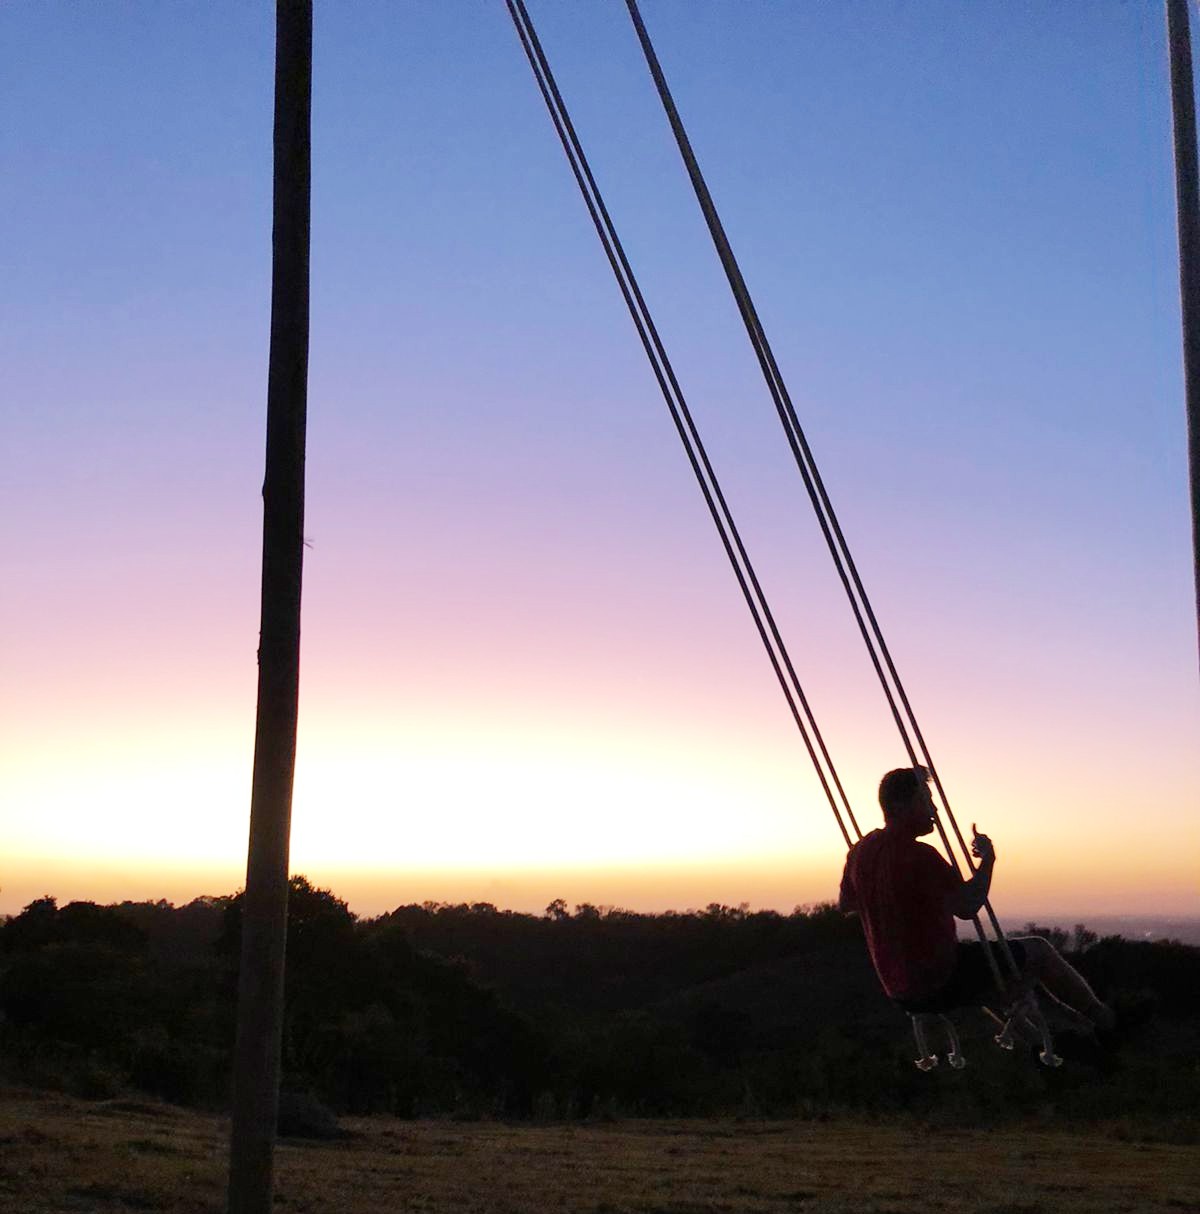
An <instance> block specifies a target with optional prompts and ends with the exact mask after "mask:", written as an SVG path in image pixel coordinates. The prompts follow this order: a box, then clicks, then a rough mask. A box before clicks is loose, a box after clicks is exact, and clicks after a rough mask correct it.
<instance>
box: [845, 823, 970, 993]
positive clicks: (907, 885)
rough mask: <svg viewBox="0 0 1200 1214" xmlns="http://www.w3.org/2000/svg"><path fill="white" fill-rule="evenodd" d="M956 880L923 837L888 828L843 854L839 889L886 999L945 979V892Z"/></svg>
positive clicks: (948, 940)
mask: <svg viewBox="0 0 1200 1214" xmlns="http://www.w3.org/2000/svg"><path fill="white" fill-rule="evenodd" d="M960 880H961V879H960V877H959V876H958V874H957V873H956V872H955V871H954V869H952V868H951V867H950V865H949V864H947V863H946V861H945V860H944V859H943V858H942V856H941V855H940V854H939V853H938V852H937V851H935V850H934V849H933V848H932V847H930V846H929V845H928V844H927V843H920V842H918V841H917V840H916V839H914V838H912V836H905V835H902V834H898V833H894V832H892V831H888V830H873V831H872V832H871V833H870V834H869V835H866V836H864V837H863V838H862V839H860V840H859V841H858V843H857V844H855V846H854V848H853V849H852V850H851V852H850V855H849V856H847V857H846V871H845V873H844V875H843V876H842V888H843V890H844V891H845V892H846V893H848V894H849V896H850V899H851V902H852V905H853V907H854V909H856V910H857V911H858V913H859V916H860V917H861V919H862V922H863V928H864V930H865V931H866V935H867V949H868V951H869V952H870V954H871V961H872V962H873V963H874V965H875V972H876V973H877V974H878V975H879V981H880V982H881V983H882V984H883V989H884V990H885V991H886V992H887V993H888V995H889V996H891V998H893V999H923V998H925V997H927V996H929V995H933V994H936V992H937V991H939V990H940V989H941V988H942V987H943V986H944V985H945V984H946V982H947V981H948V979H949V978H950V973H951V971H952V970H953V969H954V956H955V945H956V943H957V938H958V933H957V931H956V930H955V926H954V915H953V913H952V912H951V910H950V904H949V895H950V894H951V893H952V892H953V891H954V890H955V889H957V888H958V886H959V883H960Z"/></svg>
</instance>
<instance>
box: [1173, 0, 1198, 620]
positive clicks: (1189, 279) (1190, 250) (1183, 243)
mask: <svg viewBox="0 0 1200 1214" xmlns="http://www.w3.org/2000/svg"><path fill="white" fill-rule="evenodd" d="M1167 42H1168V44H1169V46H1170V54H1171V117H1172V119H1173V126H1174V129H1175V202H1176V211H1177V215H1178V222H1179V299H1180V305H1181V312H1182V317H1183V382H1184V391H1185V394H1186V396H1187V436H1188V469H1189V475H1190V479H1191V489H1192V560H1193V568H1194V571H1195V581H1196V625H1197V630H1198V633H1200V185H1198V179H1197V164H1196V94H1195V86H1194V84H1193V82H1192V38H1191V31H1190V30H1189V29H1188V9H1187V0H1167Z"/></svg>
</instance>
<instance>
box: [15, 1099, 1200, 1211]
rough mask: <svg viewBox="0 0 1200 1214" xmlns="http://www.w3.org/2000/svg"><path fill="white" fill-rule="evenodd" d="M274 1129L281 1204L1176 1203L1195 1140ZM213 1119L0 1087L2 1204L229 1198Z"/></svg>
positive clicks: (1196, 1199)
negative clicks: (286, 1132)
mask: <svg viewBox="0 0 1200 1214" xmlns="http://www.w3.org/2000/svg"><path fill="white" fill-rule="evenodd" d="M343 1126H344V1129H345V1130H346V1131H347V1133H346V1135H345V1136H344V1137H343V1138H341V1139H339V1140H337V1141H335V1142H325V1143H313V1142H301V1141H297V1140H292V1141H284V1142H282V1143H280V1145H279V1148H278V1152H277V1156H276V1166H277V1185H276V1199H275V1206H276V1208H277V1209H279V1210H281V1211H312V1212H313V1214H316V1212H318V1211H320V1212H322V1214H324V1212H326V1211H336V1212H337V1214H368V1212H369V1214H378V1212H380V1211H396V1212H397V1214H400V1212H409V1211H411V1212H413V1214H416V1212H417V1211H420V1212H422V1214H451V1212H453V1214H518V1212H522V1214H523V1212H524V1211H538V1212H541V1211H572V1212H574V1211H579V1212H581V1214H701V1212H702V1211H722V1212H726V1214H743V1212H744V1214H776V1212H778V1214H783V1212H784V1211H789V1212H794V1211H799V1212H801V1214H851V1212H853V1214H942V1212H954V1214H959V1212H961V1214H1040V1212H1041V1211H1047V1212H1050V1214H1081V1212H1083V1211H1089V1212H1090V1211H1095V1212H1096V1214H1100V1212H1102V1211H1103V1212H1104V1214H1120V1212H1122V1211H1128V1212H1130V1214H1159V1212H1161V1214H1168V1212H1170V1214H1180V1212H1181V1211H1200V1146H1195V1145H1170V1144H1166V1143H1145V1142H1134V1141H1128V1140H1126V1139H1128V1137H1129V1135H1128V1133H1126V1134H1125V1135H1124V1137H1122V1136H1121V1135H1118V1134H1115V1133H1113V1132H1108V1131H1104V1130H1101V1131H1094V1132H1092V1133H1087V1134H1085V1133H1083V1132H1078V1131H1077V1132H1069V1131H1066V1130H1056V1129H1052V1128H1046V1127H1041V1128H1038V1129H1036V1130H1033V1129H1016V1128H1007V1129H1004V1130H994V1131H981V1130H971V1131H964V1130H945V1129H943V1130H933V1129H929V1128H921V1127H915V1126H911V1127H896V1126H879V1125H862V1124H851V1123H845V1122H814V1121H751V1120H747V1121H733V1120H728V1121H619V1122H614V1123H607V1124H605V1123H601V1124H565V1125H564V1124H553V1125H530V1124H503V1123H498V1122H486V1121H476V1122H450V1121H418V1122H412V1121H397V1120H394V1119H391V1118H372V1119H361V1120H360V1119H352V1118H351V1119H346V1120H345V1121H344V1122H343ZM228 1133H229V1126H228V1121H227V1119H225V1118H222V1117H218V1116H212V1115H204V1114H198V1113H193V1112H188V1111H185V1110H181V1109H177V1108H173V1107H171V1106H169V1105H161V1104H155V1103H151V1102H148V1101H141V1100H137V1101H129V1100H110V1101H106V1102H99V1103H97V1102H84V1101H79V1100H75V1099H72V1098H70V1097H66V1096H60V1095H54V1094H46V1093H37V1092H30V1091H26V1090H21V1089H13V1088H0V1211H21V1214H51V1212H53V1214H59V1212H64V1214H65V1212H66V1211H72V1212H91V1211H96V1212H108V1211H121V1210H158V1211H169V1212H173V1214H174V1212H178V1214H184V1212H187V1214H219V1212H220V1211H222V1210H223V1208H224V1191H225V1169H226V1158H227V1144H228Z"/></svg>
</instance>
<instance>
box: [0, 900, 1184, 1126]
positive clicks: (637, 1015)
mask: <svg viewBox="0 0 1200 1214" xmlns="http://www.w3.org/2000/svg"><path fill="white" fill-rule="evenodd" d="M241 905H242V904H241V897H240V895H231V896H225V897H212V898H201V899H197V900H195V901H193V902H191V903H188V904H187V905H185V906H180V907H175V906H173V905H171V904H170V903H168V902H161V901H160V902H143V903H131V902H125V903H121V904H118V905H112V906H97V905H95V904H92V903H87V902H73V903H70V904H68V905H66V906H62V907H60V906H58V904H57V902H56V901H55V899H53V898H51V897H46V898H42V899H39V900H38V901H36V902H33V903H31V904H30V905H29V906H28V907H26V908H25V910H24V911H23V912H22V913H21V914H19V915H16V916H13V917H12V918H10V919H8V920H7V921H6V922H5V923H4V924H3V925H0V1010H2V1011H3V1022H2V1024H0V1053H2V1056H3V1059H4V1061H3V1068H4V1070H5V1072H6V1074H7V1077H8V1078H9V1079H11V1080H15V1081H19V1082H23V1083H27V1084H30V1085H33V1086H42V1087H52V1088H58V1089H62V1090H67V1091H71V1092H73V1093H75V1094H77V1095H84V1096H95V1097H111V1096H114V1095H117V1094H119V1093H120V1092H122V1091H126V1090H129V1089H137V1090H140V1091H143V1092H146V1093H148V1094H151V1095H154V1096H157V1097H160V1098H163V1099H166V1100H169V1101H173V1102H177V1103H182V1104H191V1105H196V1106H200V1107H206V1108H223V1107H225V1106H226V1104H227V1098H228V1089H229V1068H230V1051H231V1044H232V1041H233V1028H234V1002H235V992H236V987H237V965H238V958H239V956H240V931H241ZM1056 935H1057V942H1058V943H1059V944H1060V945H1061V946H1062V947H1064V948H1065V949H1066V950H1067V952H1068V955H1069V956H1070V957H1071V959H1072V961H1073V962H1074V964H1076V965H1077V966H1078V968H1079V969H1080V970H1081V971H1082V972H1083V973H1084V974H1085V975H1086V976H1087V977H1088V979H1089V980H1090V981H1091V982H1092V983H1093V985H1094V986H1095V987H1096V989H1097V990H1098V992H1100V993H1101V995H1102V996H1103V997H1106V998H1108V999H1109V1000H1110V1001H1112V1002H1113V1003H1115V1004H1116V1006H1117V1007H1118V1008H1119V1009H1120V1010H1121V1011H1122V1014H1123V1019H1124V1022H1125V1024H1126V1025H1127V1026H1130V1031H1129V1033H1128V1034H1127V1040H1126V1041H1125V1043H1124V1047H1123V1049H1122V1050H1121V1051H1120V1053H1119V1054H1118V1055H1117V1056H1116V1059H1115V1061H1114V1062H1111V1063H1110V1062H1108V1061H1107V1060H1106V1061H1105V1064H1104V1065H1103V1066H1098V1065H1096V1064H1095V1062H1094V1060H1093V1061H1091V1062H1069V1063H1068V1065H1067V1066H1065V1067H1064V1068H1062V1069H1061V1070H1059V1071H1047V1070H1046V1069H1045V1068H1042V1067H1040V1066H1038V1065H1037V1063H1036V1061H1035V1060H1034V1059H1033V1057H1032V1055H1030V1054H1026V1053H1023V1052H1021V1051H1018V1052H1016V1053H1015V1054H1012V1055H1009V1054H1005V1053H1003V1052H1002V1051H999V1050H997V1049H996V1048H995V1047H994V1045H993V1044H992V1043H991V1032H990V1031H989V1029H988V1026H987V1024H986V1023H985V1021H984V1019H983V1017H982V1016H980V1015H977V1014H974V1013H964V1014H963V1015H962V1016H961V1017H960V1028H961V1031H962V1034H963V1042H964V1049H965V1052H966V1053H967V1055H968V1058H969V1063H970V1065H969V1066H968V1068H967V1069H966V1070H964V1071H962V1072H951V1071H949V1070H948V1068H940V1070H939V1071H936V1072H934V1073H932V1074H930V1075H924V1074H921V1073H919V1072H917V1071H916V1070H915V1068H914V1067H913V1065H912V1057H913V1047H912V1042H911V1039H910V1036H909V1031H908V1023H907V1018H906V1017H905V1016H904V1015H903V1014H902V1013H900V1012H899V1011H898V1010H897V1009H896V1008H895V1007H894V1006H893V1005H892V1004H891V1003H890V1002H889V1001H888V1000H887V999H886V998H885V997H884V996H883V995H882V994H881V993H880V991H879V989H878V986H877V984H876V982H875V978H874V975H873V973H872V971H871V968H870V964H869V962H868V961H867V957H866V953H865V949H864V947H863V942H862V938H861V929H860V928H859V926H858V923H857V921H856V920H854V919H849V918H846V917H845V916H843V915H841V914H838V913H837V912H836V911H834V910H833V909H832V908H831V907H828V906H818V907H812V908H797V909H796V910H795V911H793V912H792V913H791V914H780V913H778V912H774V911H755V912H751V911H749V910H748V909H747V908H745V907H729V906H723V905H717V904H713V905H711V906H709V907H707V908H705V909H703V910H696V911H687V912H668V913H664V914H636V913H633V912H630V911H626V910H621V909H619V908H610V907H597V906H592V905H589V904H583V905H579V906H576V907H574V908H570V907H568V906H567V905H566V904H565V903H564V902H561V901H556V902H554V903H551V904H550V906H548V907H547V908H546V911H545V913H544V914H542V915H531V914H523V913H518V912H514V911H506V910H500V909H497V908H496V907H495V906H492V905H491V904H488V903H475V904H469V905H468V904H461V905H443V904H435V903H426V904H423V905H419V906H418V905H410V906H400V907H397V908H396V909H395V910H393V911H391V912H389V913H387V914H384V915H380V916H378V917H376V918H371V919H360V918H358V917H357V916H356V915H354V914H353V913H352V912H351V911H350V910H349V908H348V906H347V905H346V903H345V902H344V901H343V900H342V899H340V898H338V897H337V896H336V894H334V893H333V892H332V891H329V890H324V889H318V888H315V887H314V886H312V885H311V884H310V883H309V882H308V881H307V880H306V879H305V878H303V877H295V878H293V879H292V882H291V902H290V909H289V919H288V945H287V949H288V953H287V956H288V970H287V987H286V1011H285V1031H284V1053H283V1061H284V1086H285V1091H286V1093H287V1099H285V1107H300V1108H303V1107H309V1108H311V1109H323V1110H332V1111H333V1112H336V1113H355V1114H370V1113H392V1114H397V1115H400V1116H405V1117H417V1116H446V1115H450V1116H460V1117H476V1116H487V1117H506V1118H542V1119H547V1118H550V1119H569V1118H593V1117H608V1116H627V1115H632V1116H714V1115H727V1114H735V1115H738V1114H740V1115H752V1116H758V1115H764V1116H766V1115H772V1116H791V1115H802V1116H821V1117H824V1116H830V1115H835V1114H839V1113H854V1114H856V1115H871V1116H874V1115H893V1114H896V1113H908V1114H913V1115H917V1116H922V1117H935V1118H947V1119H949V1120H956V1121H962V1120H964V1119H965V1120H967V1121H969V1120H971V1119H976V1120H982V1121H992V1120H996V1119H1003V1118H1005V1117H1009V1116H1024V1115H1028V1114H1029V1113H1031V1112H1034V1113H1038V1114H1039V1115H1040V1114H1044V1113H1045V1112H1046V1110H1048V1109H1049V1110H1052V1111H1053V1113H1054V1114H1055V1116H1057V1117H1065V1118H1070V1119H1078V1120H1088V1119H1097V1118H1101V1119H1110V1120H1113V1119H1117V1120H1120V1119H1124V1120H1127V1121H1131V1124H1133V1123H1137V1124H1138V1125H1141V1126H1142V1127H1143V1130H1144V1132H1150V1131H1149V1130H1146V1129H1145V1127H1157V1129H1155V1130H1154V1132H1155V1133H1158V1134H1162V1135H1166V1136H1168V1137H1171V1136H1173V1137H1175V1138H1182V1139H1183V1140H1190V1141H1194V1140H1195V1138H1196V1134H1197V1127H1196V1113H1195V1110H1196V1108H1197V1097H1198V1096H1200V1079H1198V1077H1197V1072H1196V1069H1195V1064H1194V1058H1195V1056H1196V1051H1197V1047H1200V1016H1198V1015H1197V1012H1196V1008H1195V1001H1194V997H1195V991H1196V990H1197V989H1200V949H1197V948H1195V947H1192V946H1189V945H1184V944H1180V943H1177V942H1157V943H1147V942H1143V941H1127V940H1123V939H1121V938H1119V937H1108V938H1103V939H1097V938H1096V937H1095V935H1094V934H1093V933H1090V932H1088V931H1087V930H1086V928H1083V927H1080V928H1077V929H1076V931H1075V932H1074V934H1073V935H1071V936H1068V935H1067V934H1066V933H1057V934H1056ZM306 1102H307V1106H306ZM1131 1132H1132V1131H1131ZM1139 1132H1142V1131H1139ZM1189 1136H1190V1137H1189Z"/></svg>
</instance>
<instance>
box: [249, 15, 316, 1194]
mask: <svg viewBox="0 0 1200 1214" xmlns="http://www.w3.org/2000/svg"><path fill="white" fill-rule="evenodd" d="M311 108H312V0H277V4H276V11H275V138H274V145H275V160H274V223H273V231H272V271H271V349H270V363H269V367H268V371H267V456H266V476H265V479H264V481H263V563H262V614H261V625H260V631H259V650H258V717H257V723H256V727H255V735H254V775H253V781H252V790H251V798H250V841H249V849H248V854H247V861H246V894H245V898H244V901H243V905H242V955H241V969H240V972H239V978H238V1022H237V1041H236V1045H235V1047H234V1082H233V1128H232V1135H231V1142H230V1154H229V1211H230V1214H270V1210H271V1201H272V1190H273V1164H274V1151H275V1126H276V1120H277V1118H278V1112H279V1055H280V1041H281V1037H282V1027H283V972H284V970H283V967H284V945H285V942H286V939H287V897H288V845H289V840H290V835H291V816H292V777H293V772H294V770H295V763H296V716H297V709H298V704H299V687H300V583H301V573H302V568H303V555H304V439H305V421H306V413H307V404H308V252H309V209H310V208H309V193H310V190H309V185H310V176H311V174H310V125H311V124H310V115H311Z"/></svg>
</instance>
